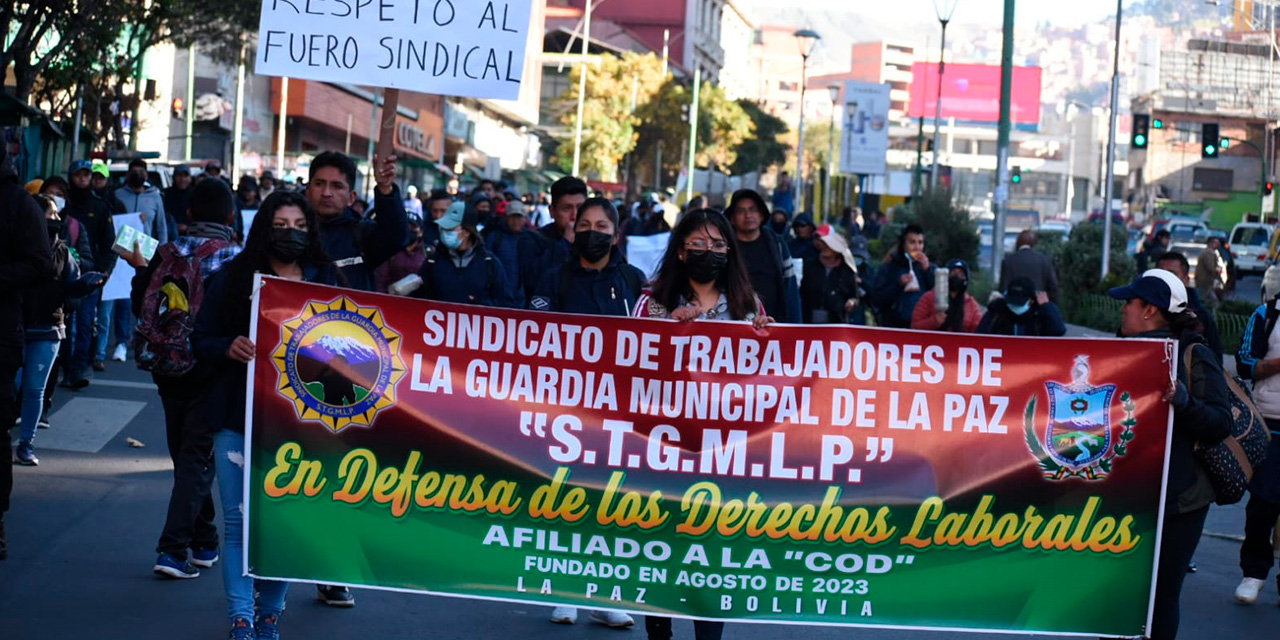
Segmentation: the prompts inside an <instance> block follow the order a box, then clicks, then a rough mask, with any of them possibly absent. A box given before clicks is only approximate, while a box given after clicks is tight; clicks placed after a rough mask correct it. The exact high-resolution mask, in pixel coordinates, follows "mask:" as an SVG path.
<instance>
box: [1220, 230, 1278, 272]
mask: <svg viewBox="0 0 1280 640" xmlns="http://www.w3.org/2000/svg"><path fill="white" fill-rule="evenodd" d="M1275 230H1276V228H1275V226H1274V225H1269V224H1263V223H1261V222H1241V223H1239V224H1237V225H1236V226H1235V227H1233V228H1232V229H1231V237H1230V242H1231V244H1230V246H1231V257H1232V258H1234V259H1235V263H1236V269H1237V270H1238V271H1239V272H1240V273H1241V274H1245V273H1258V274H1261V273H1263V272H1264V271H1266V270H1267V251H1268V250H1269V249H1270V247H1271V236H1272V234H1274V233H1275Z"/></svg>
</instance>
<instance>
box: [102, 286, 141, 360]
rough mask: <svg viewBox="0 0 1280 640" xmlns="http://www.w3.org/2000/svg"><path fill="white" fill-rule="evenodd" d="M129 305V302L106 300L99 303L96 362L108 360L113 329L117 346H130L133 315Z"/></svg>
mask: <svg viewBox="0 0 1280 640" xmlns="http://www.w3.org/2000/svg"><path fill="white" fill-rule="evenodd" d="M129 305H130V302H129V301H128V300H105V301H103V302H100V303H98V335H97V337H96V338H95V344H94V347H95V352H94V360H106V359H107V351H109V350H110V349H111V346H112V345H111V337H112V333H113V331H112V329H115V331H114V333H115V342H116V344H123V345H128V344H129V333H130V332H131V331H133V313H132V311H131V309H129ZM126 348H127V347H126Z"/></svg>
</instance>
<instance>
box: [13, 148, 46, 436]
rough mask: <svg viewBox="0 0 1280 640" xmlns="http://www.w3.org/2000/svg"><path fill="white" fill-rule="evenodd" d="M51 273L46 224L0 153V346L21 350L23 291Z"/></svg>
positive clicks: (15, 173) (32, 200) (34, 203)
mask: <svg viewBox="0 0 1280 640" xmlns="http://www.w3.org/2000/svg"><path fill="white" fill-rule="evenodd" d="M52 274H53V258H52V254H51V253H50V251H49V231H48V225H46V224H45V221H44V216H43V215H42V214H41V212H40V205H39V204H37V203H36V200H35V198H32V197H31V194H29V193H27V190H26V189H24V188H23V186H22V183H20V182H18V174H17V172H15V171H14V170H13V168H12V167H11V166H9V164H8V163H7V162H5V154H4V152H3V151H0V347H4V348H6V349H9V348H12V347H18V348H21V347H22V344H23V332H22V324H23V318H22V304H23V302H22V298H23V292H24V291H25V290H26V289H28V288H30V287H31V286H32V285H33V284H35V283H37V282H40V281H43V280H46V279H48V278H49V277H51V276H52ZM5 455H8V454H7V453H6V454H5Z"/></svg>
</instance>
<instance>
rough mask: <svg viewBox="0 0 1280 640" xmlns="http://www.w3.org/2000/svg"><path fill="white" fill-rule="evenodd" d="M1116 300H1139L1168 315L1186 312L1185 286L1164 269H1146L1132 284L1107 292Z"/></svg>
mask: <svg viewBox="0 0 1280 640" xmlns="http://www.w3.org/2000/svg"><path fill="white" fill-rule="evenodd" d="M1108 293H1110V294H1111V297H1112V298H1115V299H1116V300H1126V301H1127V300H1133V299H1134V298H1139V299H1141V300H1142V301H1144V302H1146V303H1147V304H1150V305H1152V306H1155V307H1158V308H1160V309H1161V310H1163V311H1167V312H1169V313H1182V312H1183V311H1186V310H1187V286H1186V285H1184V284H1182V281H1181V280H1178V276H1175V275H1173V274H1172V273H1170V272H1168V271H1165V270H1164V269H1148V270H1147V271H1146V272H1144V273H1143V274H1142V275H1141V276H1139V277H1138V278H1137V279H1135V280H1134V281H1133V282H1131V283H1129V284H1127V285H1125V286H1123V287H1116V288H1114V289H1112V290H1111V291H1109V292H1108Z"/></svg>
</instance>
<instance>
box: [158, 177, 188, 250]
mask: <svg viewBox="0 0 1280 640" xmlns="http://www.w3.org/2000/svg"><path fill="white" fill-rule="evenodd" d="M161 199H162V200H164V212H165V215H167V216H169V217H170V218H172V219H173V222H174V224H175V225H176V226H177V228H178V235H186V233H187V226H188V225H190V224H191V218H190V216H189V215H188V211H189V210H190V208H191V167H188V166H187V165H185V164H180V165H178V166H176V167H174V168H173V184H172V185H171V186H169V187H167V188H165V190H164V191H162V192H161ZM171 239H172V240H176V238H171Z"/></svg>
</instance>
